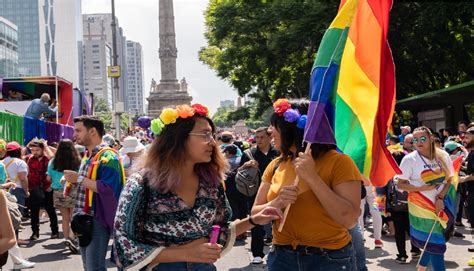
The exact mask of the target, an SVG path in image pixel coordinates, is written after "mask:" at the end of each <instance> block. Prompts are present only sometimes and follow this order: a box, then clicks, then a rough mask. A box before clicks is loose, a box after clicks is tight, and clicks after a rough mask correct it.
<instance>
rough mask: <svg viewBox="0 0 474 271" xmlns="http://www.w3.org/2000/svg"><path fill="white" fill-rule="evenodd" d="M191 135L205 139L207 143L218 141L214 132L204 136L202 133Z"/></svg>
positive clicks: (206, 133)
mask: <svg viewBox="0 0 474 271" xmlns="http://www.w3.org/2000/svg"><path fill="white" fill-rule="evenodd" d="M189 135H193V136H200V137H203V138H204V139H205V140H206V142H207V143H209V142H211V141H215V140H216V134H215V133H212V132H205V133H202V134H201V133H189Z"/></svg>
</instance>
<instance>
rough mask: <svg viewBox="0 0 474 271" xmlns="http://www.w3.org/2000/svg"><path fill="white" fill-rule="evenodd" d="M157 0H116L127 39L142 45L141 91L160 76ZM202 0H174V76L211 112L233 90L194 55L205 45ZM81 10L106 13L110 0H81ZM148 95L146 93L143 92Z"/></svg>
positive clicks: (109, 6) (204, 0)
mask: <svg viewBox="0 0 474 271" xmlns="http://www.w3.org/2000/svg"><path fill="white" fill-rule="evenodd" d="M158 1H159V0H116V1H115V13H116V16H117V18H118V21H119V25H120V26H121V27H122V28H123V30H124V35H125V36H126V37H127V39H128V40H133V41H137V42H140V44H141V45H142V48H143V57H144V65H145V67H144V69H145V82H144V85H145V91H146V92H147V93H148V91H149V86H150V82H151V79H152V78H155V80H156V81H158V80H159V79H160V62H159V57H158V47H159V31H158V29H159V27H158ZM207 4H208V1H206V0H175V1H174V16H175V28H176V43H177V47H178V61H177V74H178V80H180V79H181V78H182V77H186V81H187V82H188V84H189V87H190V89H191V90H190V94H191V95H192V96H193V98H194V100H193V102H199V103H202V104H205V105H207V106H208V107H209V109H210V110H211V111H212V112H215V110H216V109H217V107H218V106H219V102H220V101H221V100H229V99H230V100H236V98H237V93H236V91H235V90H233V89H232V88H231V87H230V86H229V84H228V83H227V82H224V81H222V80H220V79H219V78H218V77H217V76H216V75H215V73H214V71H212V70H210V69H209V68H208V67H207V66H205V65H204V64H202V63H201V62H200V61H199V59H198V51H199V49H200V48H201V47H202V46H205V45H206V41H205V39H204V35H203V33H204V30H205V29H204V28H205V27H204V14H203V13H204V11H205V9H206V7H207ZM82 12H83V13H84V14H87V13H110V12H111V1H110V0H82ZM146 96H148V94H147V95H146Z"/></svg>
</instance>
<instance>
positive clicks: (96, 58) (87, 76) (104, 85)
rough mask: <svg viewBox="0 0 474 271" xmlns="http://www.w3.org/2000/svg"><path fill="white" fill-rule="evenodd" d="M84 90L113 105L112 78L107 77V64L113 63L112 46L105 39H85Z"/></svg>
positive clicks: (110, 105) (110, 106)
mask: <svg viewBox="0 0 474 271" xmlns="http://www.w3.org/2000/svg"><path fill="white" fill-rule="evenodd" d="M83 58H84V63H83V66H84V90H85V91H86V93H88V94H89V93H92V94H94V97H95V98H100V99H103V100H105V101H106V102H107V105H108V106H109V108H112V107H113V102H114V96H113V90H112V78H109V77H107V66H110V65H112V48H111V47H110V45H109V44H108V43H107V41H105V40H88V39H85V40H84V44H83Z"/></svg>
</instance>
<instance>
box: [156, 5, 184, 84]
mask: <svg viewBox="0 0 474 271" xmlns="http://www.w3.org/2000/svg"><path fill="white" fill-rule="evenodd" d="M159 2H160V13H159V23H160V49H159V50H158V52H159V55H160V63H161V80H160V86H159V87H158V89H159V90H164V91H170V90H179V84H178V79H177V77H176V58H177V57H178V49H177V48H176V32H175V28H174V11H173V0H159Z"/></svg>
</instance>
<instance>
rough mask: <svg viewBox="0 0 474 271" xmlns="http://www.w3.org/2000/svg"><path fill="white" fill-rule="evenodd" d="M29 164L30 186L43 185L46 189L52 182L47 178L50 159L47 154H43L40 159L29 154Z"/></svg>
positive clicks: (31, 187) (27, 159)
mask: <svg viewBox="0 0 474 271" xmlns="http://www.w3.org/2000/svg"><path fill="white" fill-rule="evenodd" d="M26 161H27V164H28V171H29V174H28V175H29V176H28V188H29V189H33V188H36V187H38V186H42V187H43V190H44V191H46V190H47V189H48V188H49V186H50V185H51V183H49V182H48V180H47V179H46V171H47V170H48V162H49V159H48V157H46V156H43V157H42V158H41V160H40V159H38V158H36V157H35V156H34V155H29V156H28V157H27V158H26Z"/></svg>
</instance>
